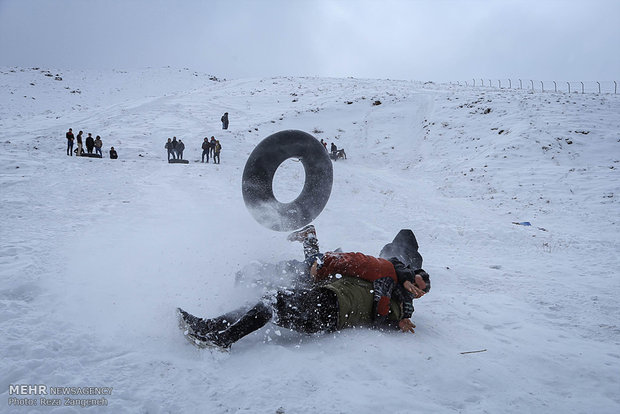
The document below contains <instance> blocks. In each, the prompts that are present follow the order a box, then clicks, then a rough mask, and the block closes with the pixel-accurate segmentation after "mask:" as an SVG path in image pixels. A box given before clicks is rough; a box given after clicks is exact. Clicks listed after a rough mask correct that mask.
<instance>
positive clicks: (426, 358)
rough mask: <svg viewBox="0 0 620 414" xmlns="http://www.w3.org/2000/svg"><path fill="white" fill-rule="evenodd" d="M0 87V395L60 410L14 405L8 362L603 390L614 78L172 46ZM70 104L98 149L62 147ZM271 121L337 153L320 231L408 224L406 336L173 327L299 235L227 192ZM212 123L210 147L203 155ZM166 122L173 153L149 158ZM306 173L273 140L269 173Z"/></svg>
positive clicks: (145, 394) (287, 389)
mask: <svg viewBox="0 0 620 414" xmlns="http://www.w3.org/2000/svg"><path fill="white" fill-rule="evenodd" d="M48 75H49V76H48ZM0 94H1V96H2V100H0V129H1V130H2V140H1V142H0V145H1V151H0V159H1V160H2V162H1V163H0V168H1V175H0V186H1V189H2V191H1V192H0V194H1V200H2V203H1V209H2V210H1V214H2V216H3V220H2V225H1V226H0V240H1V244H0V277H1V280H2V281H3V284H2V286H1V287H0V310H1V312H0V315H1V319H0V324H1V326H2V332H3V335H2V338H1V339H0V349H1V350H2V359H0V372H2V376H1V377H0V379H1V382H0V393H2V394H1V395H2V400H3V401H1V402H0V404H2V405H0V407H1V409H0V411H2V412H45V413H47V412H72V411H71V410H73V411H75V412H81V411H80V410H81V407H75V408H69V407H60V408H57V409H54V408H52V407H41V406H36V407H24V406H16V405H9V403H8V401H9V399H10V398H14V397H19V398H26V397H28V398H34V397H37V398H38V396H23V395H21V396H19V395H18V396H16V395H12V394H10V393H9V390H10V385H15V384H45V385H47V386H49V387H51V386H63V387H87V386H88V387H113V391H112V393H111V395H105V398H106V399H107V404H108V405H107V406H106V407H96V408H92V409H91V411H93V412H143V413H179V412H209V413H211V412H213V413H234V412H247V413H276V412H278V413H317V412H330V413H331V412H334V413H374V412H378V411H386V412H392V413H411V412H421V413H422V412H424V413H429V412H433V413H434V412H437V413H444V412H463V413H474V412H475V413H478V412H487V413H499V412H503V413H513V412H514V413H522V412H532V413H539V412H540V413H542V412H565V413H616V412H618V411H619V410H620V397H619V395H620V394H619V393H618V390H619V389H620V377H619V376H618V372H619V371H618V369H619V367H620V352H619V351H618V350H619V349H620V348H619V345H620V326H619V325H618V321H619V320H620V304H618V300H617V297H618V294H620V283H619V282H618V279H617V269H618V268H620V259H619V257H620V255H619V252H620V244H619V237H618V234H619V232H618V221H619V219H620V216H619V212H620V205H619V204H620V201H619V199H620V197H619V195H620V177H619V169H620V132H619V131H620V117H619V116H618V114H620V97H618V96H617V95H595V94H589V95H588V94H586V95H581V94H570V95H568V94H563V93H558V94H555V93H540V92H536V93H532V92H531V91H525V90H515V89H498V88H480V87H479V88H471V87H469V88H467V87H460V86H450V85H437V84H433V83H417V82H404V81H390V80H359V79H319V78H273V79H241V80H223V79H217V78H215V77H213V76H211V75H208V74H200V73H195V72H193V71H191V70H186V69H181V70H179V69H173V68H164V69H149V70H144V71H141V72H135V73H131V72H129V73H128V72H123V71H110V72H103V71H102V72H78V71H71V70H56V69H48V68H36V69H35V68H28V69H26V68H23V69H22V68H2V69H1V70H0ZM377 101H379V102H380V104H377V103H378V102H377ZM224 112H229V114H230V120H231V125H230V129H229V130H227V131H222V130H221V126H220V122H219V119H220V116H221V114H222V113H224ZM68 128H73V130H74V132H77V131H79V130H83V131H84V132H85V133H88V132H91V133H93V136H94V135H100V136H101V137H102V140H103V143H104V149H105V151H104V154H106V152H107V150H108V149H109V147H110V146H114V147H115V148H116V149H117V151H118V153H119V159H118V160H110V159H107V158H104V159H89V158H76V157H68V156H66V155H65V152H66V149H65V148H66V140H65V138H64V133H65V132H66V131H67V129H68ZM284 129H300V130H304V131H307V132H309V133H311V134H313V135H314V136H315V137H316V138H317V139H321V138H322V139H324V140H325V141H327V142H328V143H331V142H335V143H336V145H337V146H338V147H339V148H341V147H343V148H345V149H346V152H347V155H348V159H347V160H346V161H338V162H336V163H334V186H333V192H332V196H331V198H330V201H329V202H328V204H327V206H326V208H325V210H324V211H323V212H322V214H321V215H320V216H319V217H318V218H317V219H316V220H315V222H314V224H315V225H316V226H317V230H318V236H319V239H320V242H321V247H322V248H323V250H330V249H335V248H337V247H341V248H342V249H343V250H345V251H347V250H350V251H362V252H365V253H369V254H378V252H379V250H380V248H381V247H382V246H383V245H384V244H385V243H387V242H389V241H391V239H392V238H393V237H394V235H395V234H396V233H397V231H398V230H399V229H401V228H411V229H413V230H414V232H415V233H416V236H417V237H418V241H419V242H420V246H421V248H420V251H421V253H422V255H423V256H424V268H425V269H426V270H427V271H428V272H429V273H430V274H431V278H432V280H433V289H432V291H431V292H430V294H429V295H426V296H425V297H424V298H422V299H421V300H418V301H416V312H415V314H414V316H413V320H414V322H415V323H416V325H417V329H416V333H415V334H414V335H410V334H409V335H405V334H401V333H398V332H395V333H386V332H383V333H382V332H376V331H371V330H366V329H356V330H349V331H343V332H339V333H337V334H332V335H323V336H312V337H308V336H304V335H300V334H297V333H294V332H289V331H287V330H285V329H281V328H278V327H276V326H274V325H271V324H270V325H268V326H267V327H266V328H264V329H262V330H260V331H258V332H256V333H255V334H252V335H250V336H248V337H246V338H244V339H242V340H241V341H239V342H238V343H237V344H235V345H234V347H233V349H232V351H231V352H230V353H229V354H220V353H211V352H209V351H201V350H197V349H196V348H194V347H192V346H191V345H189V344H188V343H187V342H186V341H185V339H184V338H183V336H182V334H181V332H180V331H179V330H178V328H177V326H176V320H175V315H174V309H175V307H177V306H182V307H184V308H185V309H187V310H189V311H190V312H192V313H195V314H199V315H202V316H213V315H216V314H219V313H221V312H224V311H227V310H230V309H232V308H234V307H236V306H237V305H240V304H242V303H243V301H244V300H247V299H251V298H254V297H256V296H257V295H258V293H259V292H252V291H249V290H248V289H242V288H235V286H234V283H233V279H234V274H235V272H236V271H237V270H239V269H240V268H242V267H243V266H244V265H246V264H248V263H251V262H253V261H255V260H265V261H276V260H283V259H288V258H300V257H301V255H302V252H301V247H300V246H299V245H296V244H292V243H289V242H287V241H286V234H284V233H276V232H273V231H270V230H268V229H266V228H263V227H262V226H260V225H259V224H258V223H256V222H255V221H254V220H253V219H252V217H251V216H250V214H249V213H248V212H247V210H246V208H245V206H244V204H243V199H242V197H241V173H242V171H243V167H244V164H245V161H246V159H247V156H248V154H249V153H250V152H251V151H252V149H253V148H254V146H255V145H256V144H258V143H259V142H260V141H261V140H262V139H263V138H265V137H267V136H268V135H270V134H272V133H274V132H277V131H280V130H284ZM212 135H214V136H215V137H216V138H217V139H219V140H220V141H221V143H222V147H223V149H222V157H221V158H222V161H221V164H220V165H213V164H202V163H200V162H199V161H200V153H201V150H200V144H201V143H202V139H203V138H204V137H210V136H212ZM172 136H176V137H177V138H180V139H182V140H183V141H184V142H185V144H186V151H185V158H187V159H189V160H190V164H189V165H169V164H168V163H167V162H166V153H165V150H164V148H163V146H164V143H165V140H166V139H167V138H169V137H172ZM303 179H304V172H303V169H302V167H301V165H300V163H296V162H295V161H293V160H289V161H286V162H285V163H284V164H283V166H282V168H281V169H280V170H279V171H278V175H277V182H276V183H275V189H276V194H277V195H278V197H282V199H283V200H284V201H287V200H286V199H293V198H294V197H295V196H296V195H297V194H298V192H299V191H300V190H301V187H302V185H303ZM521 222H530V223H531V226H523V225H516V224H513V223H521ZM483 350H484V351H483ZM468 351H483V352H477V353H464V352H468ZM48 397H53V396H48ZM80 397H81V398H85V396H80ZM99 397H101V396H100V395H99V396H97V398H99ZM68 410H69V411H68ZM110 410H112V411H110Z"/></svg>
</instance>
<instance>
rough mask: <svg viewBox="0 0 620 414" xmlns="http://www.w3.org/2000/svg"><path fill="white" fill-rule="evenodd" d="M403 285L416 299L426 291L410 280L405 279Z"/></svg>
mask: <svg viewBox="0 0 620 414" xmlns="http://www.w3.org/2000/svg"><path fill="white" fill-rule="evenodd" d="M403 287H404V288H405V290H407V291H408V292H410V293H411V294H412V295H413V297H414V298H415V299H419V298H421V297H422V296H424V294H425V293H426V292H424V291H423V290H422V289H420V288H419V287H417V286H416V285H414V284H413V283H411V282H410V281H408V280H405V283H403Z"/></svg>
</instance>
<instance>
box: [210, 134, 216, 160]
mask: <svg viewBox="0 0 620 414" xmlns="http://www.w3.org/2000/svg"><path fill="white" fill-rule="evenodd" d="M210 144H211V149H210V151H211V157H214V153H215V137H214V136H211V142H210Z"/></svg>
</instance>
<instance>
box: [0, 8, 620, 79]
mask: <svg viewBox="0 0 620 414" xmlns="http://www.w3.org/2000/svg"><path fill="white" fill-rule="evenodd" d="M0 66H25V67H32V66H39V67H42V68H49V69H52V68H57V69H64V68H92V67H100V68H116V69H132V68H141V67H147V66H151V67H161V66H174V67H188V68H190V69H192V70H196V71H201V72H207V73H209V74H213V75H216V76H219V77H223V78H227V79H230V78H240V77H265V76H280V75H291V76H329V77H348V76H353V77H356V78H380V79H386V78H390V79H410V80H422V81H426V80H434V81H459V80H460V81H463V80H468V79H472V78H474V77H475V78H477V79H480V78H484V79H489V78H490V79H507V78H513V79H516V78H523V79H537V80H569V81H580V80H583V81H587V80H617V81H620V0H520V1H519V0H381V1H380V0H376V1H370V0H368V1H367V0H222V1H219V0H179V1H174V0H0Z"/></svg>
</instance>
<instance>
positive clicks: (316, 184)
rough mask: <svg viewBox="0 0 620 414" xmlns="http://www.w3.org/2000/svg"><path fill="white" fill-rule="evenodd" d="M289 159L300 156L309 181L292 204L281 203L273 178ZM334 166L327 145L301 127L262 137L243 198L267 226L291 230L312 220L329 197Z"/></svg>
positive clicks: (251, 160) (247, 166) (246, 177)
mask: <svg viewBox="0 0 620 414" xmlns="http://www.w3.org/2000/svg"><path fill="white" fill-rule="evenodd" d="M289 158H298V159H299V161H301V164H302V165H303V167H304V171H305V174H306V180H305V182H304V186H303V189H302V190H301V193H300V194H299V196H298V197H297V198H296V199H295V200H293V201H291V202H290V203H281V202H279V201H278V200H277V199H276V197H275V195H274V194H273V177H274V175H275V173H276V171H277V169H278V167H279V166H280V165H281V164H282V163H283V162H284V161H286V160H287V159H289ZM333 178H334V175H333V167H332V162H331V160H330V159H329V155H328V153H327V151H325V148H324V147H323V144H321V143H320V142H319V141H318V140H317V139H316V138H314V137H313V136H312V135H310V134H308V133H306V132H303V131H298V130H286V131H280V132H276V133H275V134H273V135H270V136H268V137H267V138H265V139H264V140H262V141H261V142H260V143H259V144H258V145H257V146H256V148H254V151H252V153H251V154H250V156H249V158H248V160H247V162H246V164H245V168H244V170H243V178H242V184H241V190H242V193H243V201H244V202H245V205H246V207H247V208H248V210H249V211H250V213H251V214H252V216H253V217H254V219H255V220H256V221H258V222H259V223H260V224H262V225H263V226H265V227H267V228H270V229H272V230H276V231H291V230H295V229H298V228H300V227H303V226H305V225H306V224H308V223H310V222H312V220H314V219H315V218H316V217H318V215H319V214H320V213H321V211H323V208H324V207H325V205H326V204H327V201H328V200H329V196H330V194H331V191H332V183H333Z"/></svg>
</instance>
